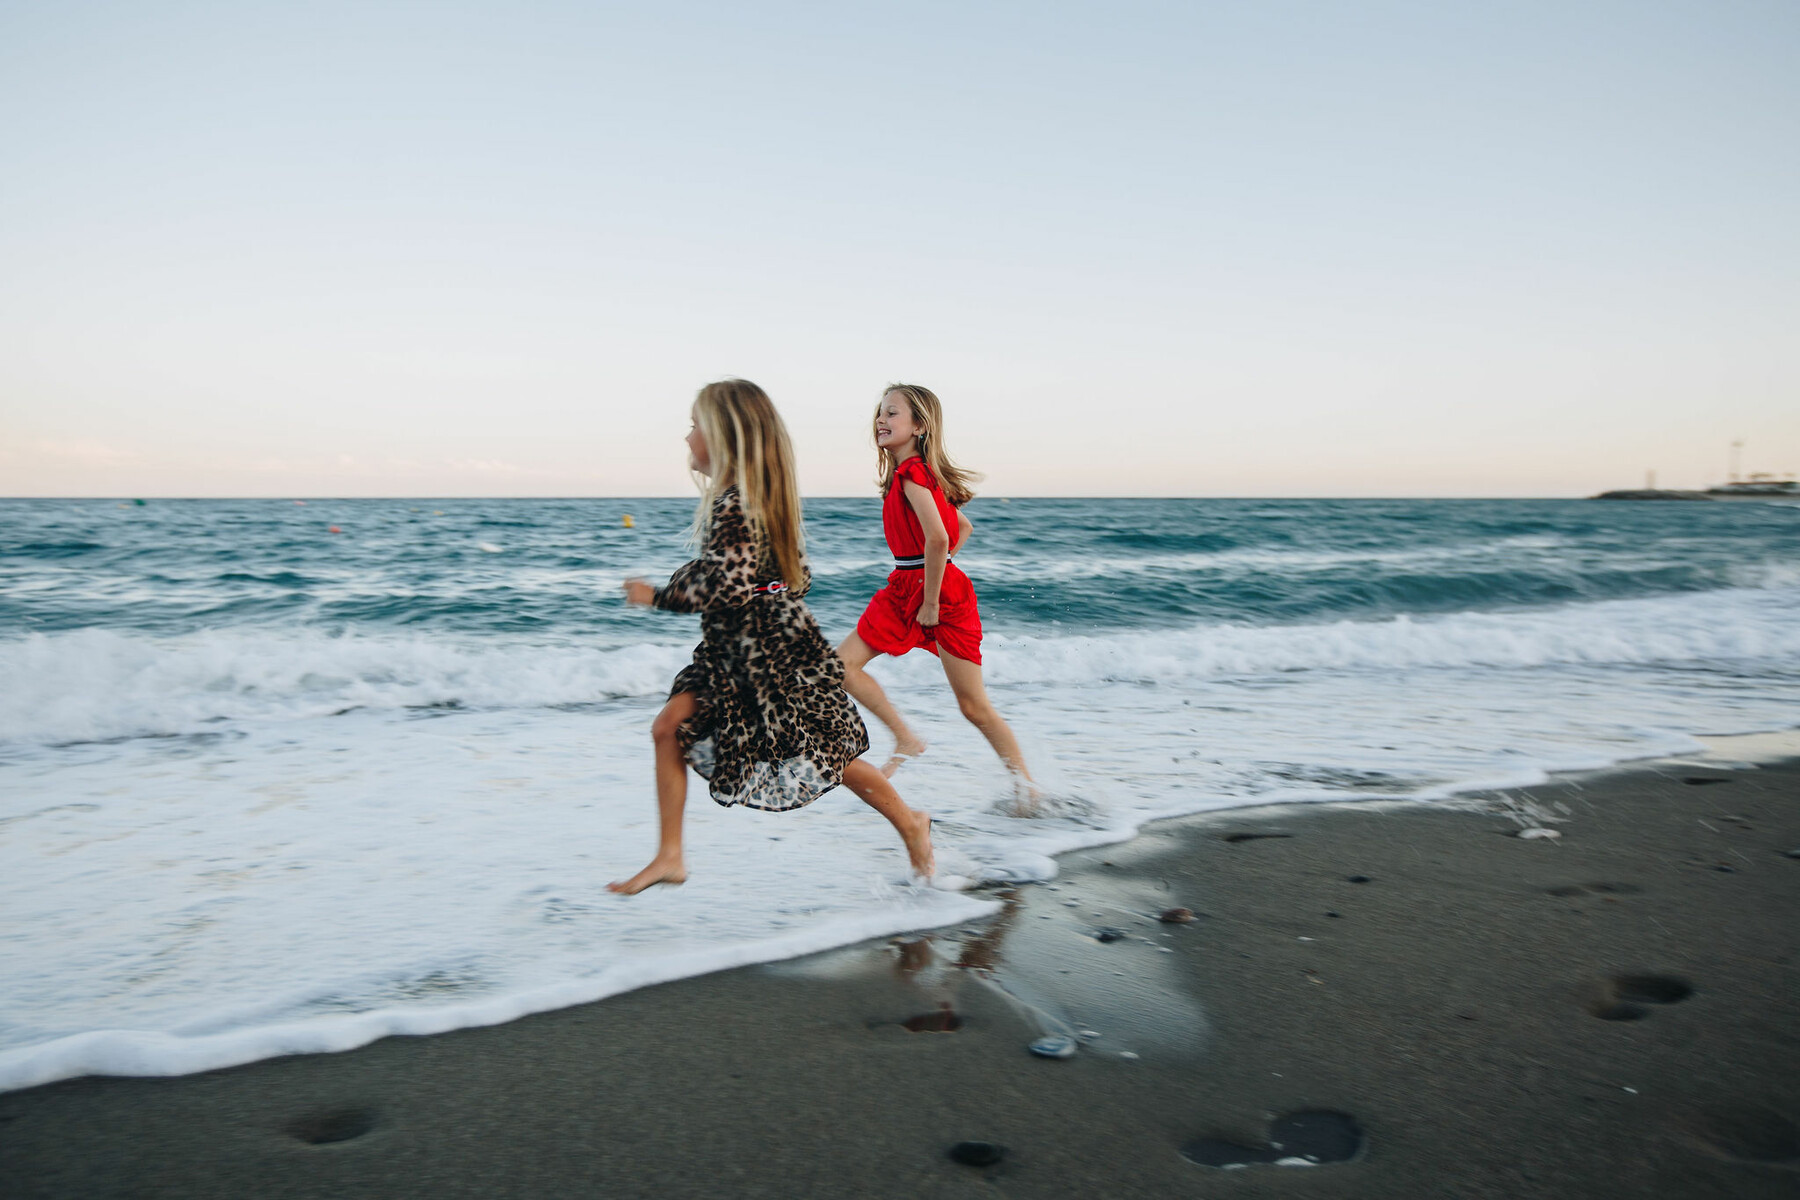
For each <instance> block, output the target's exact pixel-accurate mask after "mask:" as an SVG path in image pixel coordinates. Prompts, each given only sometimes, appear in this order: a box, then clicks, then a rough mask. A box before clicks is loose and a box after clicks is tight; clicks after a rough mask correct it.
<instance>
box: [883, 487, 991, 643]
mask: <svg viewBox="0 0 1800 1200" xmlns="http://www.w3.org/2000/svg"><path fill="white" fill-rule="evenodd" d="M909 480H910V481H911V482H913V483H916V484H918V485H919V486H920V487H923V488H929V489H930V491H931V498H932V499H933V500H935V501H936V502H937V510H938V516H940V517H942V518H943V519H944V532H945V533H948V534H949V535H950V540H951V543H952V544H954V543H955V541H956V531H957V521H956V507H955V506H954V505H953V504H951V503H950V501H948V500H946V499H945V498H944V490H943V489H942V488H940V487H939V486H938V481H937V478H936V477H935V476H934V475H932V473H931V468H930V467H928V466H926V465H925V463H924V461H923V460H922V459H920V458H919V457H918V456H917V455H914V456H913V457H911V458H909V459H907V460H906V461H905V462H903V463H901V464H900V465H899V466H898V467H896V468H895V469H894V478H893V480H892V481H891V482H890V483H889V485H888V492H887V496H886V497H885V498H884V499H883V500H882V503H881V530H882V532H883V533H885V534H887V543H888V549H889V550H891V551H893V554H894V559H895V561H896V562H897V563H902V564H907V563H908V560H911V561H912V562H917V563H919V564H920V565H918V566H912V565H901V566H896V567H895V568H894V570H893V572H892V573H891V574H890V575H889V576H888V581H887V586H886V587H884V588H882V589H881V590H880V591H879V592H876V593H875V595H874V597H873V598H872V599H871V600H870V601H869V606H868V607H867V608H865V609H863V615H862V619H861V620H859V621H857V623H856V634H857V636H858V637H860V638H862V640H863V641H864V642H866V643H867V644H868V645H869V647H870V648H871V649H873V650H876V651H879V652H880V653H883V654H894V655H900V654H905V653H906V652H907V651H909V650H914V649H917V648H918V647H921V646H923V647H924V648H925V649H927V650H929V651H931V652H932V653H933V654H936V653H937V652H938V649H939V648H940V647H942V648H943V649H945V650H948V651H949V652H950V653H951V654H953V655H955V656H956V657H957V658H961V659H966V660H968V661H969V662H972V663H977V664H979V663H980V662H981V614H980V613H978V612H977V611H976V608H975V587H974V585H973V584H971V583H970V582H969V577H968V576H967V575H964V574H963V573H962V568H961V567H959V566H957V565H956V564H955V563H952V562H946V563H945V564H944V583H943V586H942V587H940V588H939V589H938V623H937V624H936V625H934V626H932V627H931V628H929V629H927V628H926V627H924V626H923V625H920V624H919V622H918V620H917V618H918V615H919V605H920V603H922V602H923V600H924V599H925V570H924V566H923V562H924V558H925V531H924V530H923V529H922V528H920V526H919V514H918V513H916V512H914V511H913V506H912V504H911V502H910V501H908V500H907V498H906V486H905V485H906V483H907V482H908V481H909Z"/></svg>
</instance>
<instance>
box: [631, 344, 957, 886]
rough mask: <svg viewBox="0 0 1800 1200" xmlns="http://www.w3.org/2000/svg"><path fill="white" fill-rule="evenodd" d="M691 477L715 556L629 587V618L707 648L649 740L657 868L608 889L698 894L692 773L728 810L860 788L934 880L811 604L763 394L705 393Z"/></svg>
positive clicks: (678, 682) (794, 515)
mask: <svg viewBox="0 0 1800 1200" xmlns="http://www.w3.org/2000/svg"><path fill="white" fill-rule="evenodd" d="M687 441H688V451H689V458H688V465H689V466H690V467H691V468H692V469H693V470H694V471H695V472H696V473H697V476H698V477H699V478H701V479H704V481H705V482H703V483H702V484H701V489H700V490H701V501H700V505H701V507H700V512H699V515H698V516H697V518H696V521H695V532H696V534H697V535H698V537H699V538H700V540H701V541H702V542H703V544H704V547H705V550H704V552H703V554H702V555H701V557H700V558H698V559H696V560H695V561H693V562H691V563H689V564H687V565H686V566H685V567H682V568H681V569H680V570H678V571H676V572H675V574H674V575H673V576H672V577H671V578H670V580H669V582H668V584H667V585H665V586H663V587H660V588H653V587H651V586H650V585H649V584H647V583H645V582H644V581H643V580H641V579H634V580H631V581H629V582H627V583H626V584H625V598H626V601H627V602H628V603H631V604H638V605H650V606H654V607H656V608H662V609H667V610H668V611H670V612H697V613H699V614H700V629H701V642H700V645H699V646H698V647H696V648H695V650H694V661H693V662H692V663H690V664H688V665H687V666H686V667H684V668H682V670H681V673H680V674H678V675H677V676H676V677H675V684H674V686H673V687H672V688H670V690H669V702H668V703H667V704H665V705H664V706H663V710H662V712H661V713H660V714H659V715H658V716H657V718H656V721H655V722H654V723H653V724H652V725H651V727H650V736H651V739H652V740H653V742H654V743H655V746H656V803H657V813H658V816H659V819H660V821H659V824H660V839H659V843H658V846H657V851H656V857H655V858H652V859H651V860H650V865H649V866H647V867H645V868H644V869H643V870H641V871H639V872H638V873H637V874H636V875H633V876H632V877H631V878H630V879H625V880H621V881H618V882H615V883H611V884H608V885H607V886H608V887H609V888H610V889H611V890H613V891H615V892H621V893H624V894H627V895H630V894H634V893H636V892H641V891H643V890H644V889H645V888H647V887H650V886H651V885H653V884H658V883H668V884H676V883H681V882H683V881H684V880H686V879H687V860H686V859H685V857H684V856H683V854H682V845H681V832H682V816H683V813H684V810H685V808H686V805H687V769H688V767H690V766H691V767H693V768H694V770H695V771H697V772H698V773H699V774H700V775H701V776H702V777H704V778H705V779H706V780H707V781H708V783H709V785H710V787H711V791H712V796H713V799H714V800H717V801H718V802H719V803H720V804H723V805H727V806H729V805H733V804H743V805H747V806H749V807H751V808H761V809H766V810H768V811H771V812H781V811H783V810H786V809H791V808H799V807H801V806H802V805H805V804H810V803H812V801H814V800H816V799H818V798H819V797H820V796H822V795H824V794H825V793H826V792H828V791H830V790H831V789H832V788H834V787H836V786H837V785H838V784H839V783H842V784H845V785H847V786H848V787H849V788H850V790H851V791H853V792H855V793H856V794H857V795H858V796H859V797H861V798H862V799H863V800H864V801H865V802H866V803H868V804H869V806H870V807H872V808H874V809H875V810H876V811H877V812H879V813H880V814H881V815H882V816H884V817H886V818H887V819H888V821H889V822H891V823H892V824H893V826H894V828H895V830H896V831H897V832H898V833H899V834H900V838H901V841H902V842H904V843H905V846H906V852H907V857H908V858H909V859H911V861H912V867H913V870H914V871H916V872H918V873H920V874H922V875H925V876H930V875H931V873H932V867H933V863H932V855H931V817H930V816H929V815H928V814H926V813H922V812H920V811H918V810H917V809H913V808H908V807H907V805H906V802H905V801H904V800H902V799H901V798H900V793H898V792H897V791H895V790H894V786H893V784H891V783H889V782H888V780H887V778H886V777H885V776H883V775H882V774H881V772H880V771H878V770H876V769H875V768H874V767H873V766H872V765H870V764H869V763H867V762H864V761H863V760H862V758H861V757H860V756H861V755H862V753H863V752H864V751H866V750H867V749H868V748H869V734H868V731H867V730H866V729H865V728H864V727H863V723H862V718H861V717H860V716H859V715H858V714H857V711H856V705H855V704H854V703H852V702H851V699H850V696H849V694H848V693H846V692H845V691H844V664H843V662H842V660H840V659H839V658H838V656H837V654H836V653H835V652H834V651H833V650H832V649H831V646H830V644H829V643H827V642H826V641H825V638H824V636H823V635H822V634H821V633H820V632H819V626H818V624H817V622H815V621H814V620H813V616H812V612H811V611H810V610H809V609H808V608H807V607H806V605H805V603H804V602H803V601H802V600H801V599H800V597H801V596H802V595H803V594H804V593H805V592H806V590H807V587H808V585H809V584H810V582H811V575H810V574H809V573H808V571H807V569H806V560H805V556H804V553H803V549H804V546H803V537H804V534H803V529H802V524H801V515H800V495H799V490H798V488H797V486H796V480H795V475H794V465H793V460H794V456H793V450H792V448H791V446H790V445H789V442H788V436H787V429H786V427H785V426H784V425H783V424H782V421H781V416H780V415H779V414H778V413H777V412H776V411H775V406H774V405H773V404H772V403H771V402H770V401H769V397H768V395H767V394H766V393H764V392H763V390H762V389H761V388H759V387H757V386H756V385H755V384H754V383H750V382H748V381H746V380H742V379H728V380H725V381H724V382H722V383H713V384H708V385H707V386H706V387H704V388H702V389H700V395H699V396H698V397H697V398H696V399H695V400H694V409H693V428H692V429H691V430H690V431H689V432H688V437H687Z"/></svg>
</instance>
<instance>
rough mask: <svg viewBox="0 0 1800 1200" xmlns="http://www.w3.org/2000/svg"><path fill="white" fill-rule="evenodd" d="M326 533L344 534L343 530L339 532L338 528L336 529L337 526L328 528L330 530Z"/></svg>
mask: <svg viewBox="0 0 1800 1200" xmlns="http://www.w3.org/2000/svg"><path fill="white" fill-rule="evenodd" d="M327 532H330V533H342V532H344V531H343V530H341V529H339V528H338V527H337V526H336V525H333V526H332V527H331V528H330V530H328V531H327Z"/></svg>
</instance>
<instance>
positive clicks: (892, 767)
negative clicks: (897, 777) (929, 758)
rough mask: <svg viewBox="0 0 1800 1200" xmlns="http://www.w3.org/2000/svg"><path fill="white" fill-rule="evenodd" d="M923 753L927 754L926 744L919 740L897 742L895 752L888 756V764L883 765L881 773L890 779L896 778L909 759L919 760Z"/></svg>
mask: <svg viewBox="0 0 1800 1200" xmlns="http://www.w3.org/2000/svg"><path fill="white" fill-rule="evenodd" d="M923 753H925V743H924V742H922V741H920V740H919V739H918V738H912V739H910V740H908V741H904V742H895V743H894V752H893V753H892V754H890V755H888V760H887V761H886V762H884V763H882V764H881V773H882V774H883V775H885V776H887V777H888V778H889V779H892V778H893V777H894V772H895V771H898V770H899V769H900V768H901V767H904V766H905V765H906V760H907V759H909V758H917V757H919V755H921V754H923Z"/></svg>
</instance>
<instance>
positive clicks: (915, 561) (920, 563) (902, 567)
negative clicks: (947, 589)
mask: <svg viewBox="0 0 1800 1200" xmlns="http://www.w3.org/2000/svg"><path fill="white" fill-rule="evenodd" d="M954 561H955V560H954V559H949V558H946V559H945V560H944V565H945V566H949V565H950V564H951V563H952V562H954ZM894 569H895V570H896V571H923V570H924V569H925V556H924V555H923V554H921V555H919V556H918V557H917V558H899V557H896V558H895V559H894Z"/></svg>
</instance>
